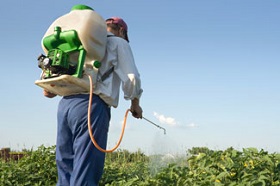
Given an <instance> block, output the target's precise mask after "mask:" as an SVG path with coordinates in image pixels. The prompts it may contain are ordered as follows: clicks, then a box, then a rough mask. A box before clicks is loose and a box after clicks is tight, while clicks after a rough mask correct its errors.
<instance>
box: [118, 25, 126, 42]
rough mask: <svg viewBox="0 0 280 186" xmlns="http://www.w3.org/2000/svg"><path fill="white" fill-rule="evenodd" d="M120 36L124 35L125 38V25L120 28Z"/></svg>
mask: <svg viewBox="0 0 280 186" xmlns="http://www.w3.org/2000/svg"><path fill="white" fill-rule="evenodd" d="M119 36H120V37H122V38H123V39H125V34H124V29H123V27H120V29H119Z"/></svg>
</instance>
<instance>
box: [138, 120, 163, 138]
mask: <svg viewBox="0 0 280 186" xmlns="http://www.w3.org/2000/svg"><path fill="white" fill-rule="evenodd" d="M142 119H144V120H146V121H147V122H149V123H151V124H153V125H154V126H156V127H158V128H160V129H162V130H163V132H164V134H166V130H165V128H163V127H161V126H159V125H157V124H155V123H154V122H152V121H150V120H148V119H147V118H145V117H142Z"/></svg>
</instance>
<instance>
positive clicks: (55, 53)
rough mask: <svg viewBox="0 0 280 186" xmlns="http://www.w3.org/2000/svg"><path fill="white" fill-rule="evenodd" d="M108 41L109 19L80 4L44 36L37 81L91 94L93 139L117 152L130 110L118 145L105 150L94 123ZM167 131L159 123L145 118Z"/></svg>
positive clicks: (69, 92) (56, 88)
mask: <svg viewBox="0 0 280 186" xmlns="http://www.w3.org/2000/svg"><path fill="white" fill-rule="evenodd" d="M106 43H107V26H106V22H105V20H104V19H103V18H102V17H101V16H100V15H98V14H97V13H96V12H95V11H94V10H93V9H92V8H90V7H88V6H85V5H76V6H74V7H73V8H72V10H71V12H70V13H68V14H65V15H63V16H61V17H59V18H58V19H56V20H55V21H54V22H53V23H52V24H51V25H50V27H49V29H48V30H47V32H46V33H45V35H44V37H43V39H42V48H43V50H44V52H45V54H46V55H44V54H41V55H40V56H39V57H38V67H39V68H41V69H42V74H41V78H40V80H37V81H35V84H36V85H38V86H40V87H41V88H43V89H45V90H47V91H49V92H51V93H54V94H57V95H60V96H68V95H74V94H80V93H89V96H90V99H89V106H88V129H89V135H90V138H91V140H92V142H93V144H94V145H95V147H96V148H97V149H99V150H100V151H102V152H113V151H114V150H115V149H117V148H118V146H119V145H120V143H121V140H122V137H123V134H124V129H125V125H126V119H127V115H128V113H129V111H130V110H129V109H128V110H127V111H126V114H125V119H124V123H123V129H122V133H121V136H120V139H119V141H118V143H117V145H116V146H115V147H114V148H113V149H111V150H104V149H102V148H101V147H100V146H99V145H98V144H97V143H96V141H95V139H94V137H93V135H92V131H91V122H90V112H91V102H92V94H93V89H94V85H95V84H96V79H97V73H98V68H99V67H100V66H101V63H100V61H101V60H102V59H103V57H104V55H105V50H106ZM143 119H145V120H146V121H148V122H150V123H152V124H153V125H155V126H157V127H158V128H161V129H163V130H164V134H165V133H166V131H165V129H164V128H162V127H160V126H159V125H157V124H155V123H153V122H151V121H150V120H148V119H146V118H144V117H143Z"/></svg>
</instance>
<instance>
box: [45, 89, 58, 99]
mask: <svg viewBox="0 0 280 186" xmlns="http://www.w3.org/2000/svg"><path fill="white" fill-rule="evenodd" d="M43 94H44V96H46V97H47V98H53V97H55V96H56V94H54V93H51V92H49V91H47V90H44V91H43Z"/></svg>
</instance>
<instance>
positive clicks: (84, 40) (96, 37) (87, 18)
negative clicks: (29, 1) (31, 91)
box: [35, 5, 107, 96]
mask: <svg viewBox="0 0 280 186" xmlns="http://www.w3.org/2000/svg"><path fill="white" fill-rule="evenodd" d="M106 42H107V31H106V23H105V20H104V19H103V18H102V17H101V16H100V15H99V14H97V13H96V12H95V11H94V10H93V9H91V8H90V7H87V6H84V5H77V6H74V7H73V8H72V10H71V12H69V13H68V14H65V15H63V16H61V17H59V18H58V19H56V20H55V21H54V22H53V23H52V24H51V25H50V27H49V28H48V30H47V31H46V33H45V35H44V37H43V39H42V48H43V51H44V52H45V54H46V55H41V56H40V57H39V58H38V61H39V67H40V68H41V69H42V70H43V76H42V79H41V80H38V81H36V82H35V83H36V84H37V85H39V86H41V87H42V88H44V89H47V90H49V91H50V92H53V93H56V94H58V95H61V96H65V95H71V94H77V93H85V92H89V81H88V77H87V76H85V74H88V75H91V77H92V79H93V82H94V83H95V82H96V76H97V72H98V67H99V66H100V65H101V64H100V61H101V60H102V59H103V57H104V55H105V50H106Z"/></svg>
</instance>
